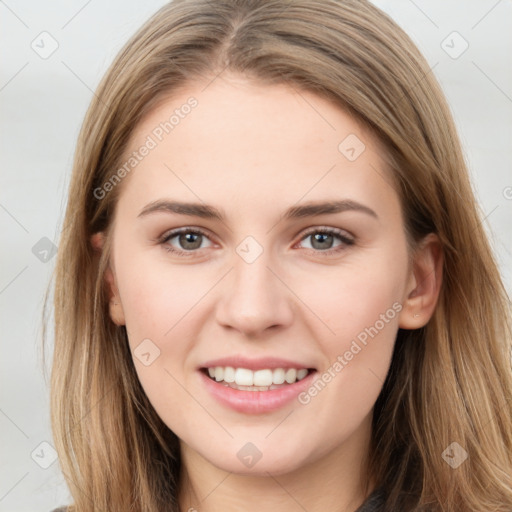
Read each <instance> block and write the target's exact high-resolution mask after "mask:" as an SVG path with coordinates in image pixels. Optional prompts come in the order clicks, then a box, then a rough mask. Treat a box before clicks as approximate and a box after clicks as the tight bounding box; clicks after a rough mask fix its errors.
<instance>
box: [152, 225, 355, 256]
mask: <svg viewBox="0 0 512 512" xmlns="http://www.w3.org/2000/svg"><path fill="white" fill-rule="evenodd" d="M321 232H324V233H328V234H331V235H334V236H338V237H339V238H341V239H342V238H348V239H350V240H352V241H353V240H355V237H354V235H353V234H352V233H350V232H348V231H346V230H344V229H341V228H335V227H329V226H321V225H319V226H310V227H309V228H305V229H303V230H301V233H300V234H299V235H298V236H300V238H299V240H298V241H297V242H295V244H294V246H295V245H297V244H298V243H300V242H302V241H303V240H304V239H305V238H307V237H308V236H310V235H311V234H313V233H321ZM181 233H198V234H200V235H203V236H206V237H207V238H208V239H209V240H210V241H211V242H212V243H216V242H215V240H212V237H213V236H212V235H211V234H210V232H209V231H208V230H205V229H203V228H200V227H197V226H184V227H181V228H175V229H171V230H169V231H167V232H165V233H164V234H163V235H162V236H161V237H158V239H157V240H158V241H160V242H161V243H166V242H168V241H169V240H170V239H172V238H174V237H176V236H178V235H180V234H181ZM213 238H215V237H213ZM198 250H199V249H198ZM190 252H196V251H190Z"/></svg>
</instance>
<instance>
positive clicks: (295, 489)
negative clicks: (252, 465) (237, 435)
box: [179, 418, 373, 512]
mask: <svg viewBox="0 0 512 512" xmlns="http://www.w3.org/2000/svg"><path fill="white" fill-rule="evenodd" d="M367 420H370V418H367ZM370 436H371V421H365V422H364V423H363V424H362V425H361V426H360V427H359V428H358V431H357V432H356V433H355V434H354V435H353V436H352V437H351V438H350V439H349V440H347V441H346V442H345V443H343V444H342V445H340V446H338V447H336V448H335V449H333V450H330V451H329V452H328V453H327V454H325V455H324V456H322V457H320V458H317V459H316V460H312V461H311V462H309V463H308V464H306V465H303V466H301V467H298V468H295V469H293V470H290V471H289V472H286V473H282V474H272V473H271V472H265V473H264V474H260V475H239V474H236V473H232V472H228V471H224V470H222V469H220V468H218V467H216V466H214V465H213V464H211V463H210V462H209V461H207V460H206V459H204V458H203V457H202V456H201V455H200V454H199V453H197V452H196V451H195V450H193V449H192V448H191V447H190V446H188V445H186V444H185V443H184V442H181V461H182V464H181V467H182V470H181V474H180V493H179V504H180V511H181V512H197V511H199V512H220V511H222V512H235V511H239V510H244V511H245V512H261V511H262V510H279V511H280V512H292V511H294V512H296V511H297V510H307V511H308V512H320V511H322V512H323V511H325V510H332V511H336V512H354V511H355V510H356V509H357V508H358V507H359V506H360V505H361V504H362V503H363V502H364V501H365V499H366V497H367V496H368V494H369V492H371V491H372V490H373V483H372V482H368V480H367V475H368V466H367V455H368V447H369V443H370Z"/></svg>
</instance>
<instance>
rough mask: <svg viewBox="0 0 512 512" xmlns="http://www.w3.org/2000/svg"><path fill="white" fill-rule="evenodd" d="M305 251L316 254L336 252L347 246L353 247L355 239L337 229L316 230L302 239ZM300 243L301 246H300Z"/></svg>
mask: <svg viewBox="0 0 512 512" xmlns="http://www.w3.org/2000/svg"><path fill="white" fill-rule="evenodd" d="M304 242H305V245H304V246H303V247H304V248H305V249H312V250H314V251H316V252H328V253H331V252H336V251H339V250H343V249H344V248H345V247H346V246H349V245H353V244H354V239H353V238H352V237H351V236H350V235H348V233H346V232H345V231H342V230H340V229H335V228H315V229H314V230H311V231H309V232H308V233H306V235H305V236H303V237H302V239H301V242H300V243H304ZM300 243H299V244H300Z"/></svg>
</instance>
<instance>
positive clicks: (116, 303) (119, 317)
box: [91, 232, 126, 325]
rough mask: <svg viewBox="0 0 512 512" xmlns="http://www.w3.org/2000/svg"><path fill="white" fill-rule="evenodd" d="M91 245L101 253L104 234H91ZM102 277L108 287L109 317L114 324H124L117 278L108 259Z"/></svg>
mask: <svg viewBox="0 0 512 512" xmlns="http://www.w3.org/2000/svg"><path fill="white" fill-rule="evenodd" d="M91 245H92V247H93V249H94V250H95V251H97V252H99V253H101V252H102V251H103V247H104V245H105V234H104V233H103V232H99V233H95V234H94V235H92V236H91ZM103 277H104V279H105V283H106V285H107V289H108V297H109V313H110V318H111V319H112V321H113V322H114V323H115V324H116V325H126V322H125V318H124V310H123V305H122V303H121V297H120V295H119V290H118V288H117V279H116V275H115V271H114V269H113V265H112V262H111V261H109V263H108V266H107V268H106V270H105V274H104V276H103Z"/></svg>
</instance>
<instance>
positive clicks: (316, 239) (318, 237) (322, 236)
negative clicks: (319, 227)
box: [311, 233, 333, 249]
mask: <svg viewBox="0 0 512 512" xmlns="http://www.w3.org/2000/svg"><path fill="white" fill-rule="evenodd" d="M326 242H327V243H326ZM332 242H333V236H332V235H329V234H328V233H315V235H313V242H312V243H311V245H312V246H313V247H314V248H315V249H330V248H331V247H332Z"/></svg>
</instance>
